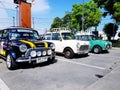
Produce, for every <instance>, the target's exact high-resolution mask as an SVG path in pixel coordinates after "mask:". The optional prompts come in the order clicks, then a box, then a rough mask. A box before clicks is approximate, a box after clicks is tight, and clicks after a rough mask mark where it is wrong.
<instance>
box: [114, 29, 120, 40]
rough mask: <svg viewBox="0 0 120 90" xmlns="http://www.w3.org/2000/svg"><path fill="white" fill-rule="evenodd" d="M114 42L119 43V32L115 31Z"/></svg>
mask: <svg viewBox="0 0 120 90" xmlns="http://www.w3.org/2000/svg"><path fill="white" fill-rule="evenodd" d="M114 40H118V41H120V31H117V33H116V34H115V37H114Z"/></svg>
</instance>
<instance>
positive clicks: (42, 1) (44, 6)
mask: <svg viewBox="0 0 120 90" xmlns="http://www.w3.org/2000/svg"><path fill="white" fill-rule="evenodd" d="M49 9H50V6H49V4H48V2H47V1H46V0H35V3H34V4H33V5H32V11H33V13H34V12H35V13H41V12H45V11H47V10H49Z"/></svg>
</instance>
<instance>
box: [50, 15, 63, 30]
mask: <svg viewBox="0 0 120 90" xmlns="http://www.w3.org/2000/svg"><path fill="white" fill-rule="evenodd" d="M62 23H63V22H62V19H61V18H59V17H56V18H55V19H54V20H53V23H52V24H51V28H60V27H62Z"/></svg>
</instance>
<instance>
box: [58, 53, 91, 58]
mask: <svg viewBox="0 0 120 90" xmlns="http://www.w3.org/2000/svg"><path fill="white" fill-rule="evenodd" d="M56 55H57V56H60V57H64V55H63V54H61V53H56ZM88 56H89V54H85V55H78V54H75V55H74V57H73V58H71V59H77V58H85V57H88Z"/></svg>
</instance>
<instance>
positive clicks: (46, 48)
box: [0, 27, 55, 69]
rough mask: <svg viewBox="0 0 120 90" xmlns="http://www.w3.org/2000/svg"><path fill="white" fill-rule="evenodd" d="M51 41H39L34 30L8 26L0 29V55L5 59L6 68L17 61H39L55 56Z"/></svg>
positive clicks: (15, 64)
mask: <svg viewBox="0 0 120 90" xmlns="http://www.w3.org/2000/svg"><path fill="white" fill-rule="evenodd" d="M54 51H55V46H54V44H53V43H50V42H45V41H41V40H40V38H39V34H38V32H37V31H36V30H33V29H31V28H22V27H10V28H6V29H4V30H1V31H0V56H1V57H3V58H4V59H5V60H6V65H7V68H8V69H15V68H16V67H17V65H18V64H19V63H23V62H28V63H33V62H34V63H41V62H46V61H52V60H54V58H55V53H54Z"/></svg>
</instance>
